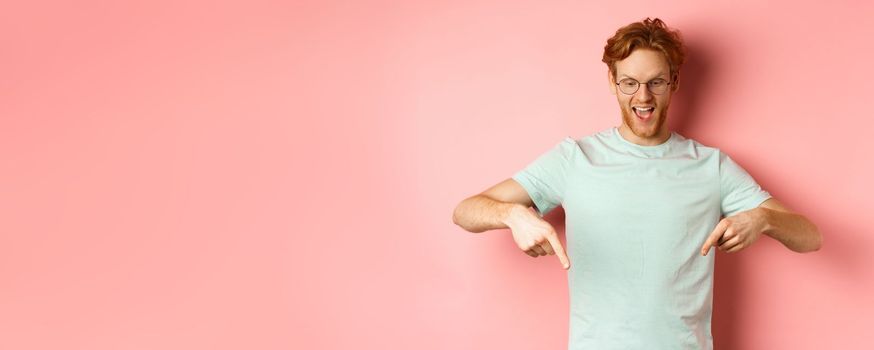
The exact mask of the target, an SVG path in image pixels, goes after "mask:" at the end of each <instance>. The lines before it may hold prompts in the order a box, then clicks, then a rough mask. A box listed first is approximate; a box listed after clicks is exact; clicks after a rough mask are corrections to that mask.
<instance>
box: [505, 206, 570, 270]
mask: <svg viewBox="0 0 874 350" xmlns="http://www.w3.org/2000/svg"><path fill="white" fill-rule="evenodd" d="M505 223H506V224H507V226H508V227H509V228H510V231H511V232H512V233H513V240H514V241H516V245H517V246H519V249H522V250H523V251H525V253H526V254H528V255H530V256H532V257H535V258H536V257H538V256H541V255H547V254H548V255H553V254H555V255H558V260H559V261H561V265H562V266H563V267H564V269H565V270H567V269H569V268H570V266H571V264H570V261H569V259H568V257H567V254H565V252H564V248H563V247H562V246H561V241H559V239H558V234H556V233H555V229H553V228H552V225H550V224H549V223H548V222H546V221H545V220H543V219H541V218H540V217H539V216H538V215H537V214H535V213H534V212H533V211H532V210H531V209H529V208H527V207H523V206H521V205H519V206H515V207H513V209H511V210H510V212H509V214H508V215H507V218H506V220H505Z"/></svg>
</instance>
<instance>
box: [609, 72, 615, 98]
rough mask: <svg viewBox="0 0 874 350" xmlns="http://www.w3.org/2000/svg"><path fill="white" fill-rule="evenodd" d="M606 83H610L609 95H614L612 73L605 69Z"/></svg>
mask: <svg viewBox="0 0 874 350" xmlns="http://www.w3.org/2000/svg"><path fill="white" fill-rule="evenodd" d="M607 82H608V83H610V94H612V95H616V82H615V81H614V79H613V72H611V71H610V70H609V69H607Z"/></svg>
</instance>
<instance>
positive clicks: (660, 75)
mask: <svg viewBox="0 0 874 350" xmlns="http://www.w3.org/2000/svg"><path fill="white" fill-rule="evenodd" d="M663 75H665V73H664V72H659V74H656V76H655V77H653V78H652V79H656V78H660V79H664V78H662V76H663ZM621 76H622V77H626V78H631V79H634V80H637V79H636V78H634V77H631V76H628V75H627V74H624V73H623V74H622V75H621ZM652 79H650V80H652Z"/></svg>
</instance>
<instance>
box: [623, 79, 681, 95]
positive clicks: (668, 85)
mask: <svg viewBox="0 0 874 350" xmlns="http://www.w3.org/2000/svg"><path fill="white" fill-rule="evenodd" d="M623 80H634V82H635V83H637V89H634V91H633V92H631V93H627V92H625V91H622V87H621V86H619V84H622V81H623ZM654 80H664V81H665V86H666V87H665V89H667V87H670V85H671V82H670V81H667V80H665V79H663V78H655V79H651V80H649V81H647V82H645V83H641V82H639V81H637V79H634V78H624V79H622V80H620V81H619V82H618V83H616V86H619V87H618V89H619V92H621V93H623V94H626V95H634V94H636V93H637V90H640V86H641V85H643V84H646V88H647V89H649V92H650V93H652V94H653V95H661V94H663V93H665V92H668V90H665V91H663V92H659V93H656V92H655V91H652V87H650V86H649V83H651V82H653V81H654Z"/></svg>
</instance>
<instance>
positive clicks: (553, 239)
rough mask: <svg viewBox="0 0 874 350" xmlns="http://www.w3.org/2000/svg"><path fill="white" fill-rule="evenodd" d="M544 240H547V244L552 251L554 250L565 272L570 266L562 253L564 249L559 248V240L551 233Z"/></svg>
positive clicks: (565, 255)
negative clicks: (550, 246)
mask: <svg viewBox="0 0 874 350" xmlns="http://www.w3.org/2000/svg"><path fill="white" fill-rule="evenodd" d="M546 239H548V240H549V244H550V245H552V249H553V250H555V255H557V256H558V260H560V261H561V266H562V267H564V269H565V270H567V269H568V268H570V266H571V264H570V262H569V261H568V258H567V254H565V252H564V247H562V246H561V240H559V239H558V235H556V234H555V233H554V232H553V233H552V234H550V235H549V236H548V237H547V238H546Z"/></svg>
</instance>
